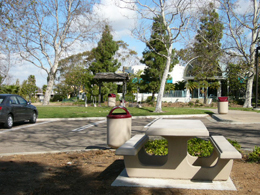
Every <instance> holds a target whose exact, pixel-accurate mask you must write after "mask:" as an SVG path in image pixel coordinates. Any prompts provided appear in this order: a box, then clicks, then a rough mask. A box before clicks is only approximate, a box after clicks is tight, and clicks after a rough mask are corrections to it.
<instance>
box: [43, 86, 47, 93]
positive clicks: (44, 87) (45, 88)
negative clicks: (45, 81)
mask: <svg viewBox="0 0 260 195" xmlns="http://www.w3.org/2000/svg"><path fill="white" fill-rule="evenodd" d="M46 90H47V85H43V86H42V93H43V94H45V92H46Z"/></svg>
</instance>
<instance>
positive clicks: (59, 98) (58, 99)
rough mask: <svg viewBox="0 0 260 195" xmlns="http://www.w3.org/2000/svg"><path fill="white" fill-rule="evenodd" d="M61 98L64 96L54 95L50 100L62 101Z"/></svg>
mask: <svg viewBox="0 0 260 195" xmlns="http://www.w3.org/2000/svg"><path fill="white" fill-rule="evenodd" d="M63 98H64V96H62V95H59V94H55V95H54V96H53V98H52V99H51V102H57V101H62V99H63Z"/></svg>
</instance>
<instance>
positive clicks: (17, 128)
mask: <svg viewBox="0 0 260 195" xmlns="http://www.w3.org/2000/svg"><path fill="white" fill-rule="evenodd" d="M51 122H53V121H45V122H42V123H35V124H31V125H25V126H20V127H15V128H12V129H7V130H4V131H0V134H1V133H6V132H10V131H15V130H19V129H24V128H27V127H33V126H37V125H42V124H46V123H51Z"/></svg>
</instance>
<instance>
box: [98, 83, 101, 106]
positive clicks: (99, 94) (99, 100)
mask: <svg viewBox="0 0 260 195" xmlns="http://www.w3.org/2000/svg"><path fill="white" fill-rule="evenodd" d="M98 86H99V93H98V106H99V107H101V81H99V82H98Z"/></svg>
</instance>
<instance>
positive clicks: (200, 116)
mask: <svg viewBox="0 0 260 195" xmlns="http://www.w3.org/2000/svg"><path fill="white" fill-rule="evenodd" d="M208 116H209V115H208V114H187V115H151V116H133V117H132V119H147V118H195V117H196V118H205V117H208ZM106 118H107V117H85V118H38V119H37V121H62V120H64V121H77V120H79V121H80V120H104V119H106Z"/></svg>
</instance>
